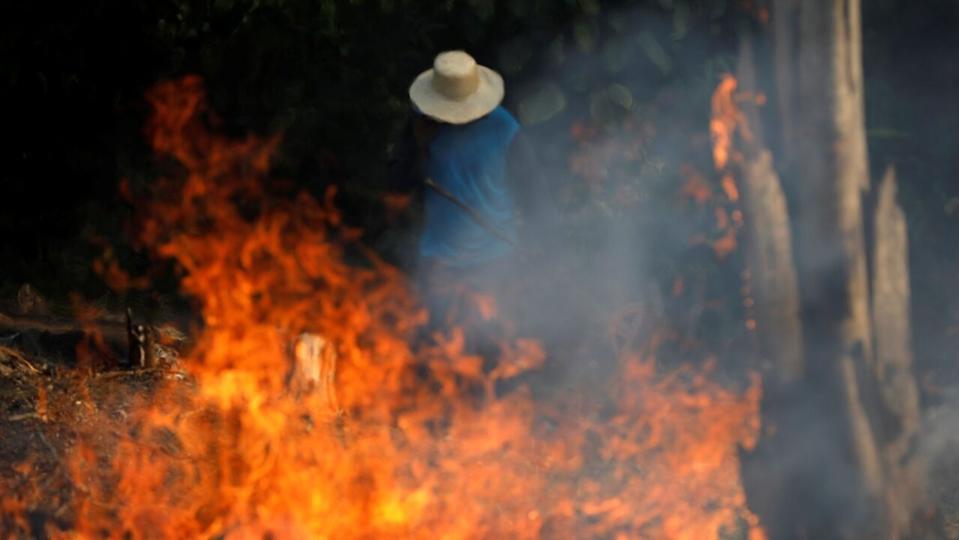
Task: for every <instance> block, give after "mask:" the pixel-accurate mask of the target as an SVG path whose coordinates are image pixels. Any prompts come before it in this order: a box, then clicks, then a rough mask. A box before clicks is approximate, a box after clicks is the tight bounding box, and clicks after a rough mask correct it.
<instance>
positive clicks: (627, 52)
mask: <svg viewBox="0 0 959 540" xmlns="http://www.w3.org/2000/svg"><path fill="white" fill-rule="evenodd" d="M602 55H603V63H604V65H605V66H606V70H607V71H609V72H611V73H618V72H620V71H622V70H623V69H624V68H625V67H626V66H627V65H628V64H629V61H630V60H631V59H632V56H633V43H632V42H631V41H630V40H628V39H626V37H624V36H614V37H613V38H611V39H610V40H609V41H607V42H606V45H605V46H604V47H603V52H602Z"/></svg>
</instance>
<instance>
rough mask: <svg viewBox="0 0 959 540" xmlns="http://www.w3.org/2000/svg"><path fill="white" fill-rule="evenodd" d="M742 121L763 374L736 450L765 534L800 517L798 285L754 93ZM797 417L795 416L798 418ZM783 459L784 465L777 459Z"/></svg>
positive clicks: (749, 89)
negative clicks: (753, 432)
mask: <svg viewBox="0 0 959 540" xmlns="http://www.w3.org/2000/svg"><path fill="white" fill-rule="evenodd" d="M756 41H757V36H756V34H755V32H753V31H751V30H748V29H746V28H743V29H742V30H741V33H740V44H739V59H738V62H737V67H736V71H737V79H738V81H739V88H740V89H741V90H742V91H743V92H744V93H745V94H746V95H747V96H756V95H758V90H757V88H758V83H757V70H756V64H757V62H756V59H755V57H754V52H753V51H754V45H753V43H754V42H756ZM739 105H740V108H741V109H742V113H743V118H744V120H745V122H746V126H745V127H741V128H740V133H739V138H738V139H737V141H736V143H737V146H738V147H739V148H740V149H741V154H742V157H741V160H740V166H739V170H738V171H737V176H738V177H739V181H740V185H741V188H742V189H741V191H742V196H743V198H742V200H743V212H744V215H745V219H744V233H745V235H744V236H745V242H744V249H745V254H746V265H747V269H748V271H749V276H750V289H751V291H752V295H753V299H754V301H755V309H754V313H755V317H756V337H757V340H758V345H759V357H760V358H759V366H760V370H761V372H762V374H763V397H762V402H761V406H760V414H761V420H762V427H763V430H762V436H761V437H760V439H759V441H758V443H757V446H756V448H754V449H753V451H752V452H750V453H749V454H747V455H743V456H742V460H741V461H742V474H743V487H744V488H745V490H746V493H747V497H748V499H749V506H750V508H751V509H752V510H753V511H754V512H755V513H756V514H757V515H758V516H759V517H760V519H761V521H762V523H763V525H764V527H765V528H766V531H767V532H768V533H769V535H770V537H771V538H791V537H795V536H796V535H797V533H798V531H800V530H802V528H803V527H804V525H803V524H802V523H800V522H797V517H800V516H797V512H796V511H795V509H794V508H791V507H790V506H789V505H788V504H786V501H789V500H791V499H794V493H795V487H796V485H797V482H796V479H797V477H799V478H802V476H803V474H802V473H801V472H800V471H797V469H796V467H794V466H790V465H788V463H789V459H790V456H792V455H794V454H793V453H794V452H795V450H794V449H795V448H797V447H796V433H797V430H796V429H795V428H794V427H793V425H794V424H797V420H796V419H795V418H792V417H791V415H793V413H794V411H797V410H802V408H801V407H797V406H796V403H797V400H801V399H802V395H801V394H800V393H797V392H796V389H797V388H799V387H800V386H801V383H802V381H803V377H804V375H805V357H804V354H803V332H802V320H801V318H800V299H799V285H798V277H797V273H796V267H795V262H794V256H793V236H792V231H791V229H790V212H789V209H788V206H787V204H786V197H785V194H784V192H783V187H782V184H781V182H780V178H779V174H778V173H777V171H776V169H775V167H774V164H773V158H772V154H771V153H770V151H769V149H768V147H767V145H766V142H765V140H764V137H763V130H762V123H761V121H760V115H759V110H758V107H757V106H756V103H755V100H751V99H744V100H740V104H739ZM802 421H804V418H802V417H800V418H799V422H800V423H801V422H802ZM784 461H785V462H786V463H787V465H785V466H784V465H783V462H784Z"/></svg>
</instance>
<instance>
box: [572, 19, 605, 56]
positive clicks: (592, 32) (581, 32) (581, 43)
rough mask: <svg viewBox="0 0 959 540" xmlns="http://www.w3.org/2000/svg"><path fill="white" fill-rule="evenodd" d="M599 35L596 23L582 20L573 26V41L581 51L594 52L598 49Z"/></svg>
mask: <svg viewBox="0 0 959 540" xmlns="http://www.w3.org/2000/svg"><path fill="white" fill-rule="evenodd" d="M597 34H599V31H598V29H597V28H596V23H595V21H591V20H586V19H580V20H578V21H576V23H575V24H574V25H573V39H575V40H576V46H577V47H578V48H579V50H580V51H583V52H592V51H593V49H595V48H596V36H597Z"/></svg>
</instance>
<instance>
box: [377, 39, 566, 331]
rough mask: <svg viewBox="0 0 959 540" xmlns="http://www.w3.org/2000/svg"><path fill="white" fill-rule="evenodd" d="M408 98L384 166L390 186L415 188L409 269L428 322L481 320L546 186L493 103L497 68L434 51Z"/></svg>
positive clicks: (507, 278)
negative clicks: (417, 214) (418, 203)
mask: <svg viewBox="0 0 959 540" xmlns="http://www.w3.org/2000/svg"><path fill="white" fill-rule="evenodd" d="M409 97H410V100H411V102H412V105H413V111H412V114H411V117H410V119H409V121H408V122H407V124H406V126H405V129H404V131H403V134H402V137H401V139H400V140H399V142H398V144H396V145H395V148H394V151H393V157H392V159H391V163H390V173H389V174H390V178H391V180H390V182H391V184H392V187H393V188H394V189H395V190H399V191H412V190H416V189H421V190H422V192H423V199H422V207H423V223H422V229H421V231H420V234H419V239H418V246H417V250H418V254H417V255H418V257H417V258H418V261H417V263H416V274H417V275H418V277H419V280H418V281H419V285H420V289H421V292H422V295H423V297H424V299H425V301H426V303H427V306H428V307H429V308H430V310H431V321H432V322H433V323H434V325H435V324H447V325H448V324H456V323H459V324H464V322H465V321H474V322H475V320H476V319H477V318H478V319H482V320H488V319H490V318H492V317H495V316H496V314H497V313H501V310H502V309H503V308H504V304H505V301H506V300H507V299H509V296H510V295H509V293H508V291H509V285H510V284H515V283H516V281H517V277H518V275H519V274H518V271H517V264H518V262H519V259H520V257H518V255H519V254H520V253H521V252H526V253H528V252H531V251H532V250H533V249H534V246H535V244H536V243H537V241H538V240H539V239H541V238H543V236H544V228H546V227H548V225H547V223H548V222H549V221H550V219H549V218H550V217H551V216H553V214H554V210H553V208H552V204H551V199H550V194H549V192H548V189H547V187H546V186H545V184H544V181H543V179H542V177H541V174H540V170H539V167H538V166H537V165H536V160H535V158H534V155H533V151H532V148H531V145H530V143H529V141H528V140H527V138H526V137H525V135H524V134H523V131H522V128H521V126H520V124H519V122H518V121H517V120H516V119H515V118H514V117H513V115H512V114H510V113H509V112H508V111H507V110H506V109H505V108H504V107H503V106H502V105H501V103H502V101H503V97H504V84H503V79H502V77H501V76H500V75H499V74H498V73H496V72H495V71H493V70H492V69H490V68H488V67H485V66H482V65H479V64H477V63H476V61H475V59H474V58H473V57H472V56H470V55H469V54H467V53H466V52H464V51H447V52H443V53H441V54H439V55H437V56H436V59H435V61H434V63H433V67H432V69H428V70H426V71H424V72H423V73H421V74H420V75H419V76H418V77H416V79H415V80H414V81H413V83H412V85H411V86H410V88H409ZM498 310H499V311H498ZM466 312H469V313H466Z"/></svg>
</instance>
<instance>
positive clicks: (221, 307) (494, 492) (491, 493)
mask: <svg viewBox="0 0 959 540" xmlns="http://www.w3.org/2000/svg"><path fill="white" fill-rule="evenodd" d="M149 99H150V102H151V104H152V105H153V107H154V109H155V114H154V117H153V119H152V120H151V122H150V124H149V127H148V130H147V132H148V134H149V136H150V139H151V142H152V145H153V147H154V149H155V150H156V152H157V153H158V154H160V155H163V156H168V157H171V158H173V159H175V160H176V161H177V162H179V163H180V164H181V165H182V167H183V169H184V171H185V173H184V177H183V178H181V179H164V180H161V181H160V182H159V184H158V185H157V187H156V190H155V193H154V197H153V199H152V201H151V202H150V203H149V205H148V207H147V208H144V209H143V211H142V212H141V215H143V216H147V217H146V219H145V221H144V222H143V223H142V226H141V229H140V241H141V242H142V243H143V244H144V245H145V246H147V247H149V248H150V249H151V250H153V252H154V253H155V254H157V255H158V256H160V257H164V258H171V259H173V260H175V261H176V262H177V263H178V265H179V266H180V268H182V270H183V280H182V286H183V290H184V291H185V292H186V293H188V294H189V295H191V296H192V297H194V298H195V299H196V301H197V303H198V305H199V306H200V308H201V309H202V314H203V321H204V327H203V330H202V332H201V333H200V334H199V335H198V337H197V340H196V346H195V348H194V349H193V350H192V352H191V353H190V354H189V357H188V358H186V359H185V365H186V368H187V369H188V371H189V372H190V373H191V374H192V376H193V377H194V378H195V383H196V384H195V385H190V384H185V383H183V382H175V381H174V382H167V383H165V385H164V386H163V387H161V388H159V389H157V390H156V391H155V392H154V393H153V394H152V395H151V396H150V397H149V399H146V398H145V399H144V400H143V403H140V404H139V405H138V406H137V407H136V408H134V410H133V412H132V413H131V414H130V418H129V419H128V423H127V424H126V425H125V427H124V429H125V433H124V435H123V436H121V437H119V438H118V439H117V440H118V443H117V445H116V447H115V448H107V447H106V446H108V445H105V444H103V443H102V442H101V440H100V439H98V438H97V437H96V436H95V434H94V433H92V432H91V433H90V434H88V436H87V437H83V438H82V440H81V441H79V444H78V446H77V447H76V448H75V450H74V451H73V452H72V454H71V455H70V456H69V458H70V468H71V472H72V476H73V478H74V481H75V483H76V484H77V493H76V495H75V501H74V503H75V509H74V510H75V514H76V519H75V521H74V523H73V529H72V531H71V532H70V533H69V534H70V535H75V537H94V536H96V537H101V536H103V537H110V538H121V537H127V536H125V535H128V534H129V535H132V536H133V537H136V538H194V537H215V536H221V537H224V538H266V537H270V538H292V539H297V538H303V539H307V538H309V539H314V538H336V539H339V538H369V539H372V538H377V539H379V538H404V539H406V538H444V539H445V538H449V539H458V538H515V539H524V538H529V539H532V538H663V539H674V538H675V539H690V540H700V539H709V538H718V537H719V535H720V534H721V532H722V531H723V530H726V531H732V530H735V529H736V528H737V527H739V528H742V529H744V530H746V531H748V532H749V537H750V538H751V539H753V540H756V539H759V538H762V537H763V534H762V531H761V528H760V527H759V525H758V523H757V520H756V518H755V516H753V515H752V514H751V513H750V512H749V511H748V509H747V508H746V506H745V496H744V494H743V490H742V488H741V486H740V483H739V463H738V455H737V453H738V450H739V448H740V447H745V448H750V447H751V446H752V445H753V444H754V443H755V439H756V436H757V432H758V428H759V426H758V401H759V396H760V390H759V384H758V381H757V380H753V381H752V384H751V385H750V386H749V387H748V388H747V389H745V390H744V391H743V392H742V393H739V392H735V391H731V390H728V389H726V388H724V387H722V386H720V385H718V384H716V383H714V382H712V381H711V379H710V369H711V368H710V367H709V366H710V364H709V363H707V368H706V369H705V370H697V369H694V368H692V367H686V368H681V369H679V370H677V371H675V372H672V373H668V374H659V373H657V372H656V370H655V368H654V366H655V354H656V347H653V346H649V347H647V349H648V351H647V352H644V353H642V354H640V353H638V352H630V351H625V352H624V353H623V355H622V358H620V359H619V360H620V367H621V369H620V373H618V374H617V376H616V377H615V382H612V383H611V388H612V391H611V392H609V393H608V395H605V396H603V398H602V399H600V398H593V399H594V401H595V403H589V402H586V403H583V402H579V401H577V398H571V397H567V398H564V399H565V401H558V400H557V401H550V402H537V401H534V400H533V398H532V396H531V392H530V391H529V390H528V389H526V387H525V386H523V385H522V384H518V383H517V384H514V385H512V386H516V387H518V388H517V389H514V390H510V391H508V392H504V391H503V390H501V389H498V387H499V386H501V385H499V384H498V383H500V382H502V381H505V380H508V379H514V378H516V377H517V376H518V375H520V374H522V373H524V372H528V371H529V370H531V369H535V368H537V367H539V366H541V365H542V364H543V362H544V360H545V359H544V355H543V352H542V350H541V348H540V347H539V346H538V345H537V344H536V343H534V342H531V341H524V340H505V341H504V342H503V344H502V345H501V346H500V351H499V358H498V359H496V362H495V363H494V365H493V367H490V366H489V365H488V363H486V365H484V361H483V359H482V358H479V357H477V356H473V355H470V354H467V353H465V352H464V350H463V341H464V340H463V334H462V332H460V331H459V330H456V329H451V330H450V331H449V332H448V333H447V334H437V335H434V336H432V337H431V338H430V339H423V338H422V337H417V336H418V335H419V334H418V330H420V329H421V328H422V326H423V324H424V322H425V320H426V313H425V312H424V311H423V309H422V308H421V307H420V306H419V305H418V304H417V302H416V300H415V298H414V297H413V296H412V295H411V294H410V292H409V291H408V289H407V288H406V285H405V281H404V277H403V276H402V275H401V274H400V273H399V272H398V271H397V270H396V269H394V268H391V267H389V266H388V265H386V264H384V263H382V262H381V261H379V260H378V259H377V258H376V257H375V256H374V255H373V254H371V253H365V252H364V253H365V255H364V260H363V262H362V263H358V262H354V263H349V264H348V263H347V262H346V258H345V255H344V249H345V248H344V246H347V245H350V246H351V247H352V248H354V251H359V252H363V250H362V249H361V248H359V246H358V245H355V244H354V243H353V240H354V239H355V238H356V234H355V232H354V231H349V230H347V229H345V228H344V227H343V226H342V224H341V222H340V216H339V214H338V213H337V212H336V210H335V209H334V208H333V206H332V204H331V201H332V193H331V194H329V196H328V197H327V198H326V199H325V200H324V201H322V202H318V201H316V200H314V199H313V198H311V197H310V196H308V195H306V194H301V195H299V196H297V197H295V198H292V199H289V198H272V197H270V196H269V193H268V189H266V188H265V186H267V185H268V184H267V183H265V182H263V180H264V179H265V178H266V176H267V172H268V166H269V155H270V153H271V151H272V150H273V149H274V148H275V146H276V145H277V139H275V138H274V139H269V140H266V141H261V140H257V139H254V138H252V137H251V138H248V139H245V140H242V141H232V140H227V139H224V138H221V137H217V136H215V135H213V134H211V133H210V132H208V131H207V130H206V129H205V127H204V125H203V123H202V121H201V118H202V113H203V112H204V107H205V105H204V99H203V94H202V91H201V87H200V82H199V81H198V80H197V79H194V78H188V79H184V80H182V81H178V82H171V83H165V84H162V85H160V86H158V87H157V88H156V89H155V90H153V91H152V92H151V93H150V95H149ZM489 315H490V316H493V307H492V306H490V311H489ZM304 334H305V335H310V336H318V337H316V338H315V339H316V343H315V344H313V345H310V346H311V347H314V348H315V350H313V351H312V352H311V351H304V349H303V347H305V345H302V344H300V345H295V343H297V341H296V340H297V339H298V336H302V335H304ZM660 339H662V340H667V339H668V337H666V336H662V337H660ZM327 348H329V349H327ZM292 349H297V351H298V352H296V353H295V354H294V351H292ZM326 351H328V352H326ZM324 354H326V355H327V356H325V357H323V356H322V355H324ZM310 355H314V356H316V355H319V357H320V358H321V363H322V365H326V366H327V367H325V368H322V367H321V368H314V367H309V368H303V369H306V371H308V372H309V373H319V372H323V370H326V371H327V372H328V371H329V369H330V367H329V366H330V365H331V363H335V379H333V378H330V379H327V380H334V381H335V400H334V401H335V403H336V406H335V407H331V405H330V403H331V399H333V398H331V396H330V393H331V391H329V390H327V391H320V392H316V391H312V392H311V391H291V388H290V380H291V376H292V375H293V374H294V372H295V371H296V370H298V369H301V368H299V367H298V366H297V365H295V364H296V363H295V362H294V360H293V358H295V357H297V356H299V357H304V356H310ZM307 366H312V364H309V363H307ZM319 378H320V379H322V377H319ZM579 399H581V400H585V399H586V398H585V397H581V398H579ZM105 464H108V466H106V467H104V465H105ZM3 493H4V492H0V495H2V494H3ZM0 501H2V504H3V512H4V514H3V515H10V514H11V512H12V511H14V510H18V509H19V507H17V506H16V501H17V499H13V498H10V497H7V496H4V497H2V498H0ZM0 523H2V522H0Z"/></svg>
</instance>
